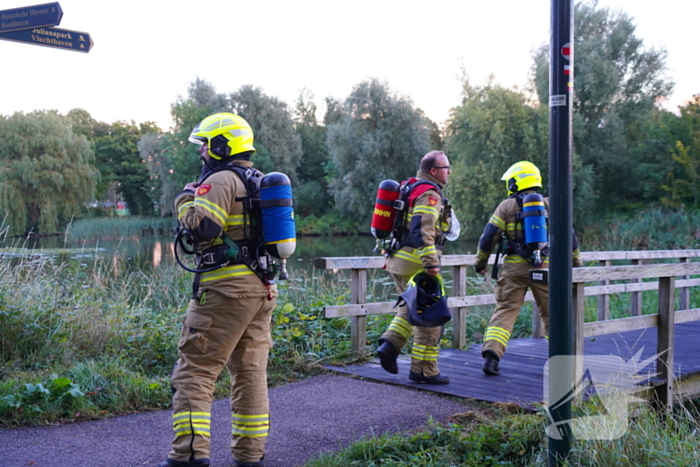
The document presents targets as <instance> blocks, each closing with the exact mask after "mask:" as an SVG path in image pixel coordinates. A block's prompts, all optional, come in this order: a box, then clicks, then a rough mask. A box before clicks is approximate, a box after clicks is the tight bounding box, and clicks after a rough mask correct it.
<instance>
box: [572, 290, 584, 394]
mask: <svg viewBox="0 0 700 467" xmlns="http://www.w3.org/2000/svg"><path fill="white" fill-rule="evenodd" d="M573 288H574V290H573V296H572V305H573V308H574V309H573V310H572V313H573V320H572V321H573V327H574V345H573V348H574V355H576V356H577V357H578V358H576V359H575V361H576V368H574V382H577V381H579V380H580V379H581V377H582V376H583V350H584V349H583V346H584V340H583V324H584V311H585V308H586V297H585V289H586V284H585V283H584V282H576V283H574V287H573Z"/></svg>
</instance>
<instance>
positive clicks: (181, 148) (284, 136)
mask: <svg viewBox="0 0 700 467" xmlns="http://www.w3.org/2000/svg"><path fill="white" fill-rule="evenodd" d="M218 112H232V113H235V114H238V115H240V116H242V117H243V118H245V119H246V121H248V123H249V124H250V126H251V127H252V128H253V133H254V135H255V142H254V143H253V144H254V146H255V149H256V154H255V155H254V156H253V159H252V160H253V161H254V162H255V165H256V167H257V168H259V169H260V170H262V171H263V172H269V171H272V170H275V171H279V172H284V173H286V174H287V175H288V176H289V178H290V179H291V180H292V182H295V181H296V167H297V166H298V165H299V163H300V160H301V141H300V138H299V135H297V134H296V133H295V131H294V126H293V122H292V117H291V114H290V112H289V109H288V108H287V105H286V104H285V103H283V102H282V101H280V100H279V99H277V98H275V97H271V96H268V95H266V94H265V93H263V92H262V90H260V89H259V88H253V87H252V86H249V85H246V86H242V87H241V88H240V90H239V91H237V92H235V93H232V94H230V95H229V96H227V95H225V94H221V93H217V92H216V90H215V89H214V87H213V86H212V85H211V84H209V83H208V82H206V81H204V80H202V79H199V78H197V79H196V80H195V81H194V82H192V83H191V84H190V86H189V87H188V89H187V97H179V98H178V99H177V101H176V102H175V103H174V104H173V105H172V108H171V114H172V116H173V120H174V121H175V126H174V128H173V131H172V133H171V134H168V135H165V136H164V137H147V138H146V139H145V140H144V141H142V142H141V144H140V146H139V147H140V151H141V157H142V158H143V160H145V161H147V164H148V167H149V168H150V170H151V172H150V173H151V175H152V176H154V177H156V179H157V180H158V183H159V184H160V192H161V194H162V196H161V209H162V210H161V213H162V214H163V215H165V214H168V213H171V212H172V203H173V200H174V196H176V195H177V194H178V193H180V190H181V189H182V187H183V186H185V185H186V184H187V183H189V182H192V181H194V180H196V179H197V178H198V177H199V176H200V174H201V168H202V163H201V161H200V159H199V155H198V154H197V147H196V146H195V145H194V144H191V143H190V142H189V141H188V138H189V136H190V133H191V132H192V129H193V128H194V127H195V126H196V125H197V124H198V123H199V122H201V121H202V120H203V119H204V118H206V117H207V116H209V115H212V114H214V113H218ZM171 196H172V197H171Z"/></svg>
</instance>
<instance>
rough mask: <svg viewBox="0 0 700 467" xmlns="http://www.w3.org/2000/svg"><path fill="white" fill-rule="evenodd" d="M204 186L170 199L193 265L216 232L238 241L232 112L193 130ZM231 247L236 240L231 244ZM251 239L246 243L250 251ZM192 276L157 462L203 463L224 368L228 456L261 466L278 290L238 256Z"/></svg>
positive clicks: (242, 128)
mask: <svg viewBox="0 0 700 467" xmlns="http://www.w3.org/2000/svg"><path fill="white" fill-rule="evenodd" d="M189 141H190V142H192V143H195V144H197V145H198V146H199V154H200V156H201V159H202V161H203V164H204V165H203V171H202V173H203V178H204V176H206V178H205V179H204V181H203V182H201V183H200V182H193V183H188V184H187V185H185V187H184V189H183V192H182V193H181V194H180V195H178V197H177V199H176V200H175V207H176V211H177V216H178V220H179V222H180V224H181V226H182V227H184V228H186V229H187V230H188V231H189V233H190V235H191V236H192V237H193V238H194V240H195V241H196V243H195V244H196V245H197V246H196V249H197V256H196V257H197V258H198V260H199V263H198V264H201V263H202V261H205V259H206V258H208V257H213V255H211V254H209V253H210V252H212V251H214V249H215V248H216V247H217V245H219V246H220V245H221V244H222V234H224V235H227V236H229V237H230V238H231V239H232V240H234V241H236V243H239V242H244V241H245V240H244V237H245V234H244V228H246V227H247V226H246V225H245V223H246V219H247V218H248V217H247V216H246V215H245V212H244V209H245V208H244V203H243V202H242V200H241V198H244V197H245V196H246V194H247V193H246V188H245V187H246V185H245V183H244V182H243V181H242V180H241V177H240V176H239V175H238V174H237V173H236V172H235V171H232V170H225V168H226V167H225V166H227V165H229V164H235V165H239V166H243V167H245V168H252V166H253V163H252V162H251V161H250V158H251V156H252V155H253V154H254V153H255V148H254V147H253V131H252V129H251V127H250V125H249V124H248V123H247V122H246V121H245V120H244V119H243V118H241V117H240V116H238V115H234V114H230V113H218V114H214V115H211V116H209V117H207V118H205V119H204V120H202V122H201V123H200V124H199V125H198V126H196V127H195V128H194V130H193V131H192V133H191V135H190V138H189ZM239 244H240V243H239ZM255 246H256V245H249V247H250V248H254V247H255ZM226 264H227V265H226V266H225V267H221V268H219V269H216V270H213V271H209V272H202V273H198V274H196V276H195V284H194V286H193V296H192V298H191V300H190V302H189V306H188V308H187V312H186V315H185V318H184V321H183V326H182V334H181V337H180V341H179V344H178V356H179V358H178V363H177V364H176V366H175V369H174V371H173V375H172V386H173V391H174V394H173V418H172V422H173V430H174V433H175V438H174V439H173V441H172V446H171V451H170V453H169V454H168V458H167V459H166V460H165V462H162V463H160V464H159V467H195V466H196V467H202V466H209V462H210V461H209V459H210V454H209V453H210V434H211V428H210V422H211V404H212V399H213V393H214V384H215V382H216V379H217V376H218V375H219V373H220V372H221V371H222V370H223V368H224V367H225V366H226V367H227V368H228V370H229V372H230V374H231V420H232V441H231V453H232V454H233V458H234V461H235V465H236V466H237V467H244V466H245V467H249V466H262V465H263V461H262V459H263V454H264V450H265V442H266V440H267V435H268V431H269V427H270V416H269V401H268V395H267V358H268V352H269V350H270V348H271V346H272V337H271V334H270V323H271V319H272V311H273V309H274V308H275V304H276V297H277V288H276V285H274V283H272V284H271V283H269V282H266V281H264V280H261V277H260V276H259V275H258V274H256V272H258V271H254V270H253V269H251V267H250V266H248V265H247V264H244V263H243V262H242V261H236V260H233V261H230V262H227V263H226Z"/></svg>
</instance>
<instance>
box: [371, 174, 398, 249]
mask: <svg viewBox="0 0 700 467" xmlns="http://www.w3.org/2000/svg"><path fill="white" fill-rule="evenodd" d="M397 199H399V184H398V182H395V181H394V180H384V181H383V182H382V183H380V184H379V189H378V190H377V201H376V202H375V204H374V214H372V235H374V238H380V239H381V238H386V237H388V236H389V235H391V231H392V230H393V229H394V217H396V209H395V208H394V201H396V200H397Z"/></svg>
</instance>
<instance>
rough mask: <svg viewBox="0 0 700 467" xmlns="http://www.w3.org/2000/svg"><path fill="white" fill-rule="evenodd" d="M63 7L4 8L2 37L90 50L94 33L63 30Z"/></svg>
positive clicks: (0, 14)
mask: <svg viewBox="0 0 700 467" xmlns="http://www.w3.org/2000/svg"><path fill="white" fill-rule="evenodd" d="M62 17H63V10H61V5H59V4H58V2H54V3H43V4H41V5H33V6H25V7H21V8H12V9H9V10H0V40H3V41H12V42H24V43H25V44H33V45H41V46H44V47H53V48H55V49H64V50H73V51H75V52H84V53H88V52H90V49H91V48H92V45H93V42H92V38H91V37H90V34H88V33H86V32H80V31H71V30H69V29H59V28H54V27H53V26H58V25H59V24H60V23H61V18H62Z"/></svg>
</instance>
